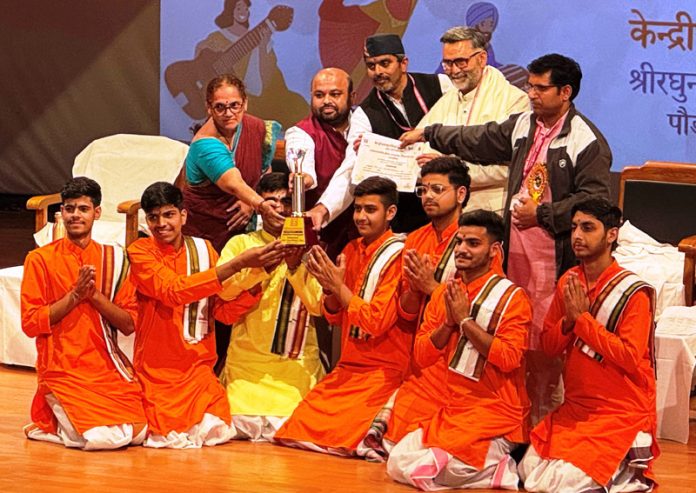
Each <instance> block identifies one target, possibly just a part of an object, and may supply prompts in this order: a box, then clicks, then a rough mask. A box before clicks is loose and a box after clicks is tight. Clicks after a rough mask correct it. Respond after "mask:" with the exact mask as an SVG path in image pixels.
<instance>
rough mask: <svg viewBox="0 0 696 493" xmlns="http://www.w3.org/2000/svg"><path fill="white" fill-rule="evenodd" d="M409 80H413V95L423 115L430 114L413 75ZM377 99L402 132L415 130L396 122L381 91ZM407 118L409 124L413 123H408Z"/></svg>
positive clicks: (409, 75) (409, 76)
mask: <svg viewBox="0 0 696 493" xmlns="http://www.w3.org/2000/svg"><path fill="white" fill-rule="evenodd" d="M408 78H409V79H410V80H411V85H413V94H414V95H415V96H416V101H418V104H419V105H420V107H421V109H422V110H423V114H424V115H425V114H426V113H427V112H428V107H427V106H426V104H425V101H424V100H423V97H422V96H421V94H420V92H419V91H418V88H417V87H416V81H414V80H413V77H412V76H411V74H408ZM377 97H378V98H379V101H380V102H381V103H382V105H383V106H384V108H385V109H386V110H387V113H389V117H390V118H391V119H392V121H393V122H394V123H396V125H397V126H398V127H399V128H400V129H401V130H403V131H404V132H408V131H409V130H413V128H414V127H404V126H403V125H401V124H400V123H399V122H398V121H397V120H396V117H395V116H394V114H393V113H392V111H391V108H389V105H388V104H387V102H386V101H385V100H384V98H383V97H382V93H381V91H377ZM405 118H406V121H407V122H408V123H411V122H409V121H408V117H405Z"/></svg>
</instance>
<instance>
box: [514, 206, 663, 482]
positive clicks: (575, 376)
mask: <svg viewBox="0 0 696 493" xmlns="http://www.w3.org/2000/svg"><path fill="white" fill-rule="evenodd" d="M620 223H621V211H620V210H619V209H618V208H616V207H613V206H612V205H611V204H610V203H609V202H608V201H607V200H605V199H589V200H586V201H584V202H581V203H578V204H577V205H576V206H575V207H574V208H573V220H572V234H571V238H572V246H573V252H574V253H575V255H576V257H577V258H578V259H579V260H580V262H581V264H580V266H578V267H573V268H572V269H570V270H569V271H568V272H567V273H566V274H564V275H563V276H562V277H561V279H560V281H559V283H558V287H557V288H556V294H555V296H554V298H553V302H552V304H551V308H550V309H549V312H548V315H547V316H546V320H545V323H544V330H543V332H542V340H541V342H542V348H543V350H544V352H545V353H546V354H548V355H549V356H559V355H561V354H563V353H565V369H564V372H563V381H564V384H565V399H564V402H563V404H562V405H561V406H560V407H559V408H558V409H556V410H555V411H554V412H552V413H551V414H549V415H548V416H547V417H546V418H545V419H544V420H543V421H542V422H540V423H539V424H538V425H537V426H536V427H535V428H534V429H533V430H532V432H531V446H530V448H529V450H528V451H527V453H526V455H525V457H524V459H523V460H522V462H521V463H520V475H521V476H522V478H523V480H524V481H525V489H526V490H527V491H610V492H612V493H615V492H620V491H651V490H652V489H653V487H654V486H655V481H654V478H653V476H652V473H651V466H652V462H653V460H654V459H655V457H657V456H658V455H659V449H658V445H657V440H656V411H655V368H654V353H653V348H654V346H653V339H654V333H653V327H654V324H653V313H654V312H653V304H652V299H653V296H654V293H653V289H652V287H651V286H649V285H647V284H646V283H644V282H643V281H641V280H640V279H639V278H638V277H637V276H636V275H635V274H632V273H630V272H629V271H627V270H625V269H622V268H621V267H619V265H618V264H617V263H616V261H615V260H614V259H613V257H612V255H611V251H612V245H614V243H615V241H616V239H617V236H618V227H619V225H620Z"/></svg>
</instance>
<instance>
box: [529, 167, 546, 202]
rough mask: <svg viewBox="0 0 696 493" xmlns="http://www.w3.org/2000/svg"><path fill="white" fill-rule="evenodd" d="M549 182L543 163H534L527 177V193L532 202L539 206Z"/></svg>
mask: <svg viewBox="0 0 696 493" xmlns="http://www.w3.org/2000/svg"><path fill="white" fill-rule="evenodd" d="M548 182H549V174H548V171H547V170H546V165H545V164H544V163H539V162H537V163H535V164H534V166H532V169H531V170H529V174H528V175H527V181H526V184H527V192H528V193H529V196H530V197H531V198H532V200H533V201H534V202H535V203H537V204H539V203H540V202H541V198H542V197H543V196H544V190H546V185H547V184H548Z"/></svg>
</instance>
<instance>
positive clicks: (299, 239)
mask: <svg viewBox="0 0 696 493" xmlns="http://www.w3.org/2000/svg"><path fill="white" fill-rule="evenodd" d="M305 154H307V151H305V150H304V149H297V150H295V149H290V150H289V151H288V155H289V157H290V159H291V161H292V166H293V169H292V172H293V173H294V174H293V177H292V214H291V215H290V217H286V218H285V224H284V225H283V232H282V233H281V234H280V241H282V242H283V243H284V244H286V245H297V246H311V245H317V244H319V240H318V238H317V234H316V232H315V231H314V229H313V228H312V220H311V218H309V217H307V216H305V215H304V206H305V201H304V199H305V190H304V179H303V178H304V175H303V174H302V162H303V161H304V157H305Z"/></svg>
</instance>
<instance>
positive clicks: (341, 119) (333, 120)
mask: <svg viewBox="0 0 696 493" xmlns="http://www.w3.org/2000/svg"><path fill="white" fill-rule="evenodd" d="M326 107H327V106H322V107H321V108H319V109H318V110H315V109H314V108H312V113H314V116H316V117H317V119H318V120H319V121H320V122H324V123H326V124H328V125H331V126H332V127H338V126H340V125H342V124H343V123H345V122H346V120H348V115H349V114H350V106H349V105H348V106H346V108H345V109H344V110H343V111H341V110H339V109H338V108H337V107H336V106H329V107H330V108H333V109H334V112H333V113H331V114H328V115H327V114H325V113H324V112H322V109H323V108H326Z"/></svg>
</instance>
